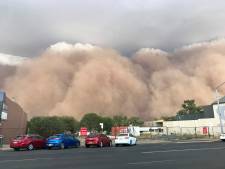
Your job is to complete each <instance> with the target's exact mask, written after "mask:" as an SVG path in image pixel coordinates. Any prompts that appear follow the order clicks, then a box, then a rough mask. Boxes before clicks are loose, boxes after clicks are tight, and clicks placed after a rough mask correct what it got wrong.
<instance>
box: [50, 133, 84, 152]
mask: <svg viewBox="0 0 225 169" xmlns="http://www.w3.org/2000/svg"><path fill="white" fill-rule="evenodd" d="M79 146H80V140H78V139H77V138H75V137H74V136H73V135H68V134H56V135H54V136H50V137H49V138H48V139H47V141H46V147H47V148H48V149H51V148H54V147H55V148H60V149H64V148H70V147H79Z"/></svg>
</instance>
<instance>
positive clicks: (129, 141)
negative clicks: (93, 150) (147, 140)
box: [115, 133, 137, 146]
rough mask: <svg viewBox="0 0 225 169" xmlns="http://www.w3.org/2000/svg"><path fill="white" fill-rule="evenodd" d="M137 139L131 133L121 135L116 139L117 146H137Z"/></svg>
mask: <svg viewBox="0 0 225 169" xmlns="http://www.w3.org/2000/svg"><path fill="white" fill-rule="evenodd" d="M136 144H137V138H136V137H135V136H133V135H132V134H130V133H121V134H119V135H118V136H117V137H116V139H115V146H119V145H136Z"/></svg>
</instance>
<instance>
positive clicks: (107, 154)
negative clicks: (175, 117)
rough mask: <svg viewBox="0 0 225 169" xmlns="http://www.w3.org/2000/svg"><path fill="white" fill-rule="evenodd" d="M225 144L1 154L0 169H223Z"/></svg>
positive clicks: (186, 144)
mask: <svg viewBox="0 0 225 169" xmlns="http://www.w3.org/2000/svg"><path fill="white" fill-rule="evenodd" d="M224 159H225V142H201V143H160V144H142V145H137V146H125V147H110V148H107V147H105V148H82V147H81V148H74V149H65V150H34V151H19V152H14V151H1V152H0V169H75V168H76V169H128V168H129V169H142V168H143V169H149V168H151V169H224V168H225V160H224Z"/></svg>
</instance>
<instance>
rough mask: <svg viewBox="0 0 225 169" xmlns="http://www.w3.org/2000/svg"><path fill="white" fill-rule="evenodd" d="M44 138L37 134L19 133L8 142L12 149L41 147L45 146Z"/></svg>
mask: <svg viewBox="0 0 225 169" xmlns="http://www.w3.org/2000/svg"><path fill="white" fill-rule="evenodd" d="M45 142H46V140H45V139H44V138H43V137H41V136H39V135H21V136H17V137H16V138H15V139H13V140H12V141H11V142H10V147H11V148H13V149H14V150H17V151H18V150H20V149H27V150H33V149H42V148H44V147H45Z"/></svg>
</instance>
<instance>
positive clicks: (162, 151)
mask: <svg viewBox="0 0 225 169" xmlns="http://www.w3.org/2000/svg"><path fill="white" fill-rule="evenodd" d="M222 149H225V147H214V148H190V149H171V150H159V151H146V152H141V153H143V154H154V153H171V152H185V151H206V150H222Z"/></svg>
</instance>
